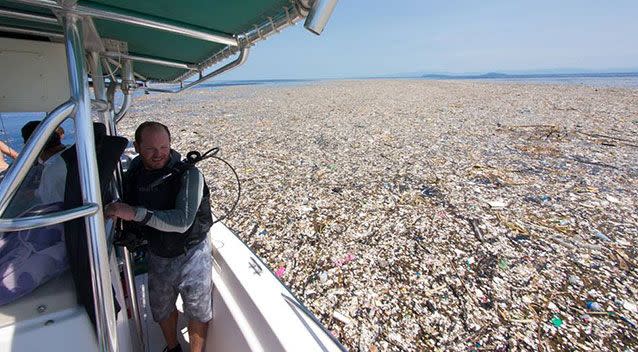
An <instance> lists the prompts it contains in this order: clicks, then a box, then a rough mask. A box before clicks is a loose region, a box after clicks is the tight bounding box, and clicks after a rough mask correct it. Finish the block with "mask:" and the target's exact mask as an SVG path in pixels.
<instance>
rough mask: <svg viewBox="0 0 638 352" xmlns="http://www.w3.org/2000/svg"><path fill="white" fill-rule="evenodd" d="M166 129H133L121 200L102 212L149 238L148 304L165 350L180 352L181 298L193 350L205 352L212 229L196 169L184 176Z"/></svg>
mask: <svg viewBox="0 0 638 352" xmlns="http://www.w3.org/2000/svg"><path fill="white" fill-rule="evenodd" d="M170 142H171V135H170V132H169V130H168V128H167V127H166V126H165V125H163V124H161V123H158V122H144V123H142V124H141V125H140V126H139V127H138V128H137V130H136V131H135V143H134V145H135V150H136V151H137V152H138V153H139V156H138V157H136V158H135V159H133V161H131V166H130V168H129V170H128V171H127V173H126V175H125V177H124V201H125V202H126V203H114V204H111V205H109V206H108V207H107V208H106V215H107V216H109V217H112V218H120V219H122V220H125V221H126V222H127V225H128V226H131V227H137V228H138V231H139V232H141V233H142V235H143V236H144V237H145V238H146V239H147V240H148V244H149V246H148V251H147V260H148V281H149V300H150V307H151V311H152V313H153V319H154V320H155V321H157V322H159V324H160V327H161V328H162V333H163V334H164V338H165V339H166V343H167V348H166V350H167V351H181V347H180V345H179V342H178V340H177V309H176V308H175V302H176V299H177V295H178V294H180V295H181V297H182V300H183V302H184V313H185V314H186V316H187V317H188V319H189V323H188V335H189V342H190V347H191V351H203V350H204V345H205V339H206V333H207V330H208V322H209V321H210V320H211V319H212V299H211V298H212V297H211V290H212V255H211V243H210V239H209V238H208V230H209V229H210V227H211V225H212V222H213V220H212V214H211V210H210V199H209V192H208V188H207V187H206V186H205V183H204V177H203V176H202V174H201V172H200V171H199V170H198V169H197V168H196V167H194V166H192V167H190V168H186V171H184V172H183V173H181V172H179V173H178V172H176V170H179V169H180V168H179V167H178V166H181V164H180V163H181V161H180V155H179V154H178V153H177V152H176V151H174V150H172V149H171V148H170ZM182 169H183V168H182Z"/></svg>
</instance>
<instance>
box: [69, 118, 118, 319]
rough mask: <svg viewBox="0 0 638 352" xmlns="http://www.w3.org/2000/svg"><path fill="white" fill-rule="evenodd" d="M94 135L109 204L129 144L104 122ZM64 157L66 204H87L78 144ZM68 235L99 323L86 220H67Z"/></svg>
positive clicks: (77, 273) (76, 274) (79, 279)
mask: <svg viewBox="0 0 638 352" xmlns="http://www.w3.org/2000/svg"><path fill="white" fill-rule="evenodd" d="M93 134H94V136H95V147H96V150H95V153H96V157H97V160H98V170H97V171H98V177H99V180H100V190H101V193H102V203H103V204H107V203H109V202H110V201H111V200H113V199H112V197H113V195H112V194H111V192H110V185H111V182H112V179H113V172H114V171H115V169H116V167H117V162H118V161H119V160H120V156H121V155H122V153H123V152H124V149H125V148H126V145H127V144H128V140H127V139H126V138H124V137H116V136H108V135H106V126H104V124H101V123H93ZM62 158H63V159H64V161H65V163H66V167H67V178H66V189H65V194H64V207H65V208H67V209H71V208H75V207H77V206H80V205H82V204H83V199H82V191H81V190H80V174H79V171H78V163H77V150H76V148H75V145H74V146H72V147H71V148H68V149H67V150H65V151H64V152H63V153H62ZM64 234H65V245H66V253H67V256H68V258H69V267H70V269H71V273H72V274H73V278H74V283H75V289H76V293H77V299H78V303H80V304H81V305H83V306H84V308H86V311H87V313H88V315H89V318H90V319H91V322H92V323H93V325H95V324H96V316H95V306H94V304H93V286H92V281H91V263H90V260H89V244H88V242H87V236H86V227H85V220H84V219H83V218H78V219H73V220H70V221H67V222H65V223H64ZM113 299H114V304H115V311H116V312H119V310H120V305H119V303H118V302H117V300H116V299H115V295H113Z"/></svg>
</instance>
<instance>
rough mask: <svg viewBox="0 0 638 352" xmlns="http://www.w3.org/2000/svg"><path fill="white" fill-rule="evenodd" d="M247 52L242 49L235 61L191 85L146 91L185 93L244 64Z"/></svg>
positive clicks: (148, 89) (246, 49)
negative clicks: (173, 88) (174, 88)
mask: <svg viewBox="0 0 638 352" xmlns="http://www.w3.org/2000/svg"><path fill="white" fill-rule="evenodd" d="M248 51H249V50H248V48H242V49H241V51H240V52H239V56H238V57H237V58H236V59H235V60H233V61H232V62H229V63H228V64H226V65H224V66H222V67H220V68H218V69H217V70H215V71H213V72H211V73H209V74H207V75H205V76H203V77H202V78H200V79H198V80H196V81H193V82H191V83H189V84H187V85H185V86H182V87H180V88H179V89H176V90H170V89H160V88H146V90H147V91H149V92H162V93H180V92H183V91H185V90H187V89H189V88H191V87H193V86H196V85H198V84H199V83H201V82H203V81H205V80H207V79H209V78H212V77H215V76H217V75H220V74H222V73H224V72H226V71H228V70H231V69H233V68H235V67H237V66H239V65H241V64H243V63H244V62H246V59H247V58H248Z"/></svg>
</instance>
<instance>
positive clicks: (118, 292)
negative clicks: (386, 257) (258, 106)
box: [0, 0, 345, 351]
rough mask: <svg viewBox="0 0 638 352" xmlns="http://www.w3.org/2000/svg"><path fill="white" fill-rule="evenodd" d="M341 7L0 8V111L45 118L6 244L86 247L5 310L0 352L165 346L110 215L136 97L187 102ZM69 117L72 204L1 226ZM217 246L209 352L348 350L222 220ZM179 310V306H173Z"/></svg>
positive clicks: (15, 168) (270, 0)
mask: <svg viewBox="0 0 638 352" xmlns="http://www.w3.org/2000/svg"><path fill="white" fill-rule="evenodd" d="M336 2H337V1H336V0H247V1H242V2H235V1H204V0H192V1H188V2H174V1H167V0H155V1H124V0H91V1H85V0H81V1H74V0H68V1H67V0H60V1H52V0H11V1H9V0H0V67H2V75H3V79H2V80H1V82H2V83H0V112H2V113H5V112H25V111H26V112H45V113H46V117H45V118H44V119H43V120H42V123H40V125H39V126H38V127H37V128H36V129H35V131H34V132H33V135H32V137H31V138H29V139H28V141H27V142H26V144H25V145H24V148H23V149H22V151H21V152H20V154H19V156H18V157H17V159H16V160H15V161H14V162H13V163H12V165H11V166H10V167H9V169H8V170H7V171H6V174H5V175H4V177H3V178H2V180H1V182H0V214H2V216H0V232H2V233H4V235H7V236H9V235H16V234H18V233H21V232H24V231H30V230H34V229H38V228H43V227H47V226H55V225H56V224H63V225H64V229H65V235H64V236H65V238H66V239H67V242H68V241H69V238H71V236H76V237H74V238H80V239H83V241H84V246H85V247H81V248H80V249H79V250H78V251H79V252H77V253H75V254H74V256H75V257H78V256H79V259H80V261H79V262H78V261H77V260H75V261H73V260H71V262H70V265H71V267H72V270H71V272H68V271H67V272H64V273H62V274H61V275H57V276H56V277H54V278H52V279H51V280H48V281H47V282H46V283H43V284H42V285H40V286H39V287H37V288H35V289H34V290H33V291H32V292H30V293H28V294H26V295H24V296H22V297H20V298H18V299H16V300H14V301H12V302H10V303H8V304H5V305H2V306H0V350H2V351H44V350H46V351H67V350H69V349H72V350H77V351H160V350H161V349H162V348H163V347H164V344H165V342H164V340H163V337H162V335H161V332H160V330H159V327H158V325H157V324H156V323H154V322H153V321H152V319H151V317H150V314H149V309H148V302H147V296H148V288H147V285H146V274H145V273H144V272H143V271H142V272H136V271H135V261H134V258H133V255H132V253H131V252H129V251H128V250H127V248H126V247H118V246H114V245H113V241H112V239H113V237H114V236H115V232H116V229H117V225H116V224H114V223H113V221H112V220H110V219H105V218H104V215H103V208H104V206H105V199H106V198H105V197H106V195H107V194H108V195H109V196H110V197H111V198H110V199H111V200H113V199H118V198H119V197H120V196H121V191H120V189H121V173H122V172H123V169H122V163H121V162H119V159H120V157H121V152H122V150H123V148H125V146H124V145H123V143H122V137H118V131H117V123H118V122H119V121H121V119H123V118H125V116H126V112H127V111H128V109H129V107H130V106H131V104H133V101H134V99H135V97H136V94H139V92H144V93H149V94H177V93H181V92H184V91H186V90H188V89H190V88H192V87H195V86H197V85H198V84H200V83H202V82H204V81H207V80H210V79H211V78H214V77H217V76H219V75H221V74H223V73H224V72H227V71H229V70H231V69H234V68H236V67H238V66H240V65H242V64H243V63H244V62H245V61H246V59H247V58H248V53H249V50H250V48H251V46H253V45H254V44H255V43H256V42H259V41H261V40H264V39H266V38H268V37H270V36H273V35H276V34H277V33H279V32H281V31H282V30H284V29H285V28H287V27H289V26H292V25H294V24H295V23H297V22H300V21H302V20H303V21H304V26H305V27H306V28H307V29H308V30H310V31H311V32H312V33H314V34H320V33H321V32H322V30H323V28H324V26H325V25H326V24H327V22H328V20H329V18H330V15H331V13H332V11H333V9H334V7H335V5H336ZM308 37H309V38H311V37H312V36H311V35H309V36H308ZM116 97H120V99H121V101H119V102H116V100H117V99H116ZM92 117H93V118H92ZM67 120H71V121H72V122H73V123H72V125H73V129H74V134H75V140H74V146H73V148H74V153H75V154H74V155H76V157H75V158H73V159H71V160H70V161H68V162H69V163H70V164H67V166H68V165H72V166H73V168H70V169H69V171H68V174H67V179H66V192H65V197H64V198H65V200H64V206H63V207H62V208H61V209H60V210H56V211H53V212H34V213H26V215H22V216H13V217H6V216H5V215H4V214H5V213H6V210H7V209H8V207H9V206H10V205H11V202H12V201H13V198H14V197H16V195H17V194H18V191H19V187H20V185H21V183H22V182H23V180H24V179H25V177H26V176H27V174H28V172H29V169H30V168H31V166H32V165H34V164H35V162H36V159H37V158H38V155H39V153H40V151H41V150H42V148H43V146H44V145H45V143H46V142H47V140H48V137H49V136H50V135H51V134H52V133H53V132H54V131H55V129H56V128H57V127H58V126H59V125H60V124H61V123H62V122H63V121H67ZM96 122H97V123H96ZM96 126H101V127H100V128H96ZM108 143H113V144H108ZM105 145H106V147H105ZM109 146H110V148H109ZM115 146H117V148H115ZM118 148H121V149H118ZM114 150H115V151H116V152H113V151H114ZM110 154H114V155H110ZM111 164H112V165H111ZM109 165H110V166H109ZM72 169H73V170H75V169H77V172H75V171H73V173H72V171H71V170H72ZM73 175H75V178H73V177H74V176H73ZM70 180H71V181H70ZM72 186H73V187H76V188H75V189H73V190H72V191H70V187H72ZM71 198H73V199H75V203H72V202H71V201H70V200H69V199H71ZM71 224H74V225H75V227H73V226H70V225H71ZM67 225H69V226H67ZM70 232H71V233H70ZM209 236H210V237H211V241H212V243H213V252H212V254H211V255H212V256H213V262H214V265H213V266H214V268H213V282H214V289H213V294H212V300H213V320H212V321H211V324H210V325H209V328H208V331H207V341H206V351H344V350H345V348H344V347H343V345H342V344H341V343H340V342H339V341H338V340H337V339H336V338H335V337H334V336H333V335H332V334H331V333H330V332H329V331H328V330H327V329H326V328H325V327H324V326H323V325H322V324H321V322H320V321H319V320H318V319H317V318H316V317H315V316H314V315H313V314H312V313H311V312H310V311H309V310H308V309H307V308H306V307H305V306H304V305H303V303H302V302H301V301H300V300H299V299H298V298H297V297H295V295H294V294H293V293H292V292H291V291H290V290H289V289H288V288H287V287H286V286H285V285H284V284H282V283H281V282H280V280H279V279H278V278H277V277H276V275H274V274H273V272H272V271H271V270H270V269H269V268H268V266H267V265H266V264H264V262H262V260H261V259H260V258H259V257H258V256H257V255H256V254H255V253H254V252H252V251H251V250H250V248H248V247H247V246H246V244H245V243H243V242H242V241H241V240H240V238H239V236H237V234H236V233H234V232H233V231H232V229H230V228H228V227H227V226H226V225H225V224H224V223H223V221H219V222H216V223H215V224H214V226H213V227H212V228H211V230H210V232H209ZM68 255H69V256H71V254H70V253H68ZM76 259H77V258H76ZM84 262H85V263H86V266H85V267H81V268H77V267H76V268H75V269H73V266H74V265H76V266H77V265H78V263H84ZM78 270H80V271H82V270H84V272H86V275H88V276H87V280H86V282H84V283H83V284H84V285H87V287H89V289H90V290H91V295H90V296H89V297H88V298H87V300H88V301H87V302H88V303H86V304H85V305H82V304H79V303H78V300H80V301H81V298H82V297H83V295H85V294H86V292H81V291H78V289H77V288H76V287H77V286H78V285H79V284H80V283H79V281H81V280H79V279H78V277H82V276H77V275H76V274H77V271H78ZM180 304H181V303H180V301H179V299H178V303H177V306H178V309H181V308H180ZM118 305H120V306H121V307H120V308H121V309H120V311H119V313H117V310H118ZM87 307H88V308H87ZM89 311H92V312H93V313H94V317H91V316H89V313H88V312H89ZM180 316H181V315H180ZM182 320H184V319H181V318H180V324H181V325H180V329H179V331H180V332H181V334H179V335H180V339H182V347H185V346H187V344H188V341H187V338H188V335H187V334H186V333H185V332H186V330H185V322H183V321H182Z"/></svg>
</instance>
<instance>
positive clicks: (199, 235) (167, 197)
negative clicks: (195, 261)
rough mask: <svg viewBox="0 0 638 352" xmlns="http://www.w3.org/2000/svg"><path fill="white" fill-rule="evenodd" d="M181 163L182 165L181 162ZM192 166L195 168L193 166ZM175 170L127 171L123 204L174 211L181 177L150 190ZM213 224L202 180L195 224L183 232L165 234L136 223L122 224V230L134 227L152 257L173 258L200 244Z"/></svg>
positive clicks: (140, 168) (208, 199) (171, 179)
mask: <svg viewBox="0 0 638 352" xmlns="http://www.w3.org/2000/svg"><path fill="white" fill-rule="evenodd" d="M180 163H181V162H180ZM192 167H194V166H192ZM171 171H174V168H173V167H164V168H163V169H160V170H146V169H144V167H143V166H142V165H141V163H140V164H139V167H138V168H135V169H133V170H129V171H128V172H127V173H126V176H125V179H124V201H125V202H126V203H127V204H129V205H132V206H143V207H144V208H146V209H148V210H167V209H173V208H175V200H176V198H177V193H179V190H180V188H181V186H182V174H179V175H177V176H176V177H170V178H168V179H167V180H166V181H165V182H162V183H160V184H159V185H157V186H155V187H153V188H151V187H150V185H151V184H152V183H153V182H155V181H156V180H158V179H160V178H161V177H164V176H166V175H168V174H169V173H170V172H171ZM212 224H213V216H212V213H211V210H210V191H209V190H208V186H207V185H206V181H204V194H203V195H202V201H201V203H200V205H199V208H198V209H197V213H196V215H195V221H193V224H192V225H191V227H189V228H188V230H186V232H184V233H179V232H165V231H160V230H157V229H154V228H152V227H150V226H146V225H141V224H139V223H136V222H125V228H127V227H128V228H129V229H130V228H131V227H132V228H136V227H137V229H136V230H133V231H136V232H140V233H141V234H142V235H143V237H144V238H145V239H146V240H147V241H148V249H149V250H150V251H151V252H152V253H153V254H155V255H158V256H160V257H164V258H173V257H177V256H179V255H182V254H184V253H186V251H187V250H188V249H190V248H192V247H194V246H196V245H197V244H199V243H200V242H202V241H203V240H204V239H205V238H206V235H207V234H208V230H209V229H210V227H211V226H212Z"/></svg>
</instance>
